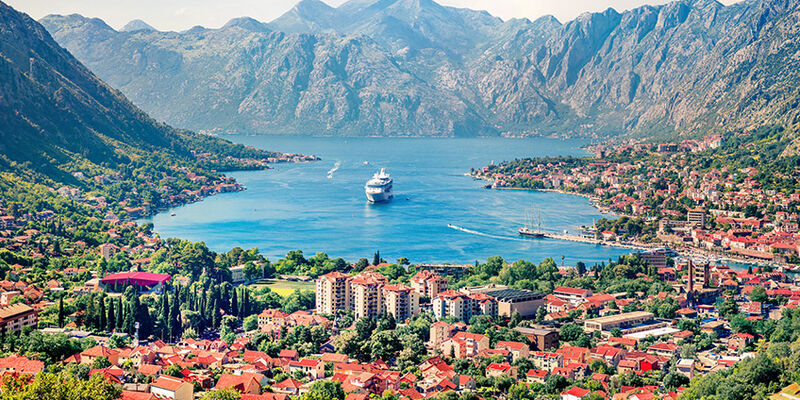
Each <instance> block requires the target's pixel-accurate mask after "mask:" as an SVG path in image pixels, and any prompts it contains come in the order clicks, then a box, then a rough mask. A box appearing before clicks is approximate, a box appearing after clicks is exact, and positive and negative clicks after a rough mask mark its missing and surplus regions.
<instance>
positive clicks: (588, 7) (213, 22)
mask: <svg viewBox="0 0 800 400" xmlns="http://www.w3.org/2000/svg"><path fill="white" fill-rule="evenodd" d="M297 1H298V0H114V1H108V0H58V1H54V0H6V2H7V3H8V4H9V5H11V6H12V7H14V8H16V9H17V10H20V11H23V12H26V13H28V14H30V15H31V16H32V17H33V18H36V19H39V18H41V17H44V16H45V15H47V14H72V13H78V14H82V15H85V16H88V17H98V18H101V19H103V20H104V21H106V22H107V23H108V24H109V25H111V26H113V27H115V28H120V27H122V26H123V25H125V24H126V23H127V22H128V21H130V20H132V19H142V20H144V21H145V22H147V23H148V24H150V25H152V26H154V27H155V28H157V29H164V30H183V29H188V28H190V27H192V26H195V25H203V26H206V27H210V28H216V27H219V26H222V25H224V24H225V23H226V22H227V21H229V20H230V19H231V18H236V17H241V16H249V17H253V18H255V19H258V20H260V21H271V20H273V19H275V18H277V17H279V16H280V15H282V14H283V13H285V12H286V11H288V10H289V9H291V8H292V7H293V6H294V4H296V3H297ZM325 1H326V2H328V4H331V5H332V6H338V5H340V4H342V3H344V2H345V1H346V0H325ZM438 1H439V2H440V3H442V4H445V5H450V6H454V7H466V8H472V9H476V10H487V11H489V12H490V13H492V14H493V15H496V16H498V17H500V18H503V19H510V18H522V17H524V18H530V19H535V18H537V17H540V16H542V15H547V14H552V15H554V16H556V18H558V19H559V20H560V21H562V22H563V21H568V20H570V19H573V18H575V17H576V16H578V15H579V14H580V13H582V12H585V11H602V10H605V9H606V8H608V7H613V8H615V9H617V10H619V11H621V10H627V9H631V8H635V7H638V6H641V5H644V4H663V3H666V2H667V0H438ZM735 1H736V0H723V2H724V3H729V4H730V3H733V2H735Z"/></svg>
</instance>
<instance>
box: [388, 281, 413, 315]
mask: <svg viewBox="0 0 800 400" xmlns="http://www.w3.org/2000/svg"><path fill="white" fill-rule="evenodd" d="M381 291H382V293H381V294H382V297H383V301H382V305H383V310H384V312H386V313H387V314H391V315H392V316H393V317H394V319H395V320H396V321H405V320H407V319H410V318H411V317H414V316H416V315H417V314H419V294H418V293H417V292H416V291H415V290H414V289H413V288H411V287H410V286H406V285H399V284H398V285H384V286H383V287H382V288H381Z"/></svg>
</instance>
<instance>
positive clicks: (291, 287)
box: [250, 279, 315, 297]
mask: <svg viewBox="0 0 800 400" xmlns="http://www.w3.org/2000/svg"><path fill="white" fill-rule="evenodd" d="M250 286H251V287H253V288H260V287H263V286H266V287H268V288H270V290H272V291H273V292H275V293H277V294H279V295H281V296H284V297H286V296H288V295H290V294H291V293H292V292H294V291H295V290H297V289H300V290H314V288H315V284H314V282H295V281H285V280H281V279H264V280H262V281H259V282H258V283H254V284H252V285H250Z"/></svg>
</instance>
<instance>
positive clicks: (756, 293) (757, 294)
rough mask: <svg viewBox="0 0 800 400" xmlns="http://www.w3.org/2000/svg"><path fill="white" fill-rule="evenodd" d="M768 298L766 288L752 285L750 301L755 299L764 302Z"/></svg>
mask: <svg viewBox="0 0 800 400" xmlns="http://www.w3.org/2000/svg"><path fill="white" fill-rule="evenodd" d="M768 300H769V297H767V290H766V289H764V287H763V286H755V287H753V291H752V292H750V301H756V302H759V303H765V302H767V301H768Z"/></svg>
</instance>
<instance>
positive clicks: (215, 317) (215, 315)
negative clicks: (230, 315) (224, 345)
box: [211, 299, 222, 328]
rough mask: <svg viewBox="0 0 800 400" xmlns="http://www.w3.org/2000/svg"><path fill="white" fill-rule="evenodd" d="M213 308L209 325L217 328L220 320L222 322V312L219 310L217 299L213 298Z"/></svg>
mask: <svg viewBox="0 0 800 400" xmlns="http://www.w3.org/2000/svg"><path fill="white" fill-rule="evenodd" d="M212 304H213V309H212V310H211V311H212V318H211V326H213V327H214V328H219V325H220V322H222V314H221V313H220V312H219V304H218V302H217V299H214V303H212Z"/></svg>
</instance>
